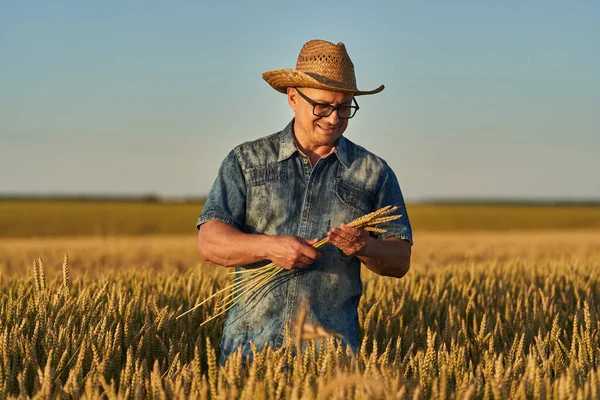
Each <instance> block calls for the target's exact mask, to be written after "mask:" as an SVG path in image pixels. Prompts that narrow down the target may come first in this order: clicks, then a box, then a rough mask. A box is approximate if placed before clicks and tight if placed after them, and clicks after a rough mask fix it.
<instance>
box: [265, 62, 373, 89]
mask: <svg viewBox="0 0 600 400" xmlns="http://www.w3.org/2000/svg"><path fill="white" fill-rule="evenodd" d="M262 77H263V79H264V80H265V81H266V82H267V83H268V84H269V85H271V87H272V88H273V89H275V90H277V91H278V92H280V93H284V94H285V93H287V88H289V87H308V88H313V89H321V90H329V91H332V92H343V93H354V95H355V96H363V95H366V94H375V93H379V92H381V91H382V90H383V89H384V88H385V86H383V85H381V86H379V87H378V88H377V89H374V90H357V89H354V88H350V87H348V86H343V85H342V84H336V83H337V82H332V81H328V82H327V83H326V82H322V81H320V80H317V79H315V78H313V77H312V76H311V75H308V74H306V73H304V72H302V71H298V70H296V69H277V70H274V71H267V72H265V73H264V74H262Z"/></svg>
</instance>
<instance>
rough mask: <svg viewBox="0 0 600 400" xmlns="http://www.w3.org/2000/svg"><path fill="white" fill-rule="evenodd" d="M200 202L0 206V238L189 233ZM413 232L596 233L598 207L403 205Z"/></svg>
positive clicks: (18, 203)
mask: <svg viewBox="0 0 600 400" xmlns="http://www.w3.org/2000/svg"><path fill="white" fill-rule="evenodd" d="M202 205H203V203H201V202H196V203H192V202H154V201H147V202H138V201H127V202H124V201H121V202H119V201H110V202H99V201H8V200H2V201H0V237H49V236H69V235H70V236H74V235H86V236H87V235H94V236H111V235H156V234H186V233H193V232H194V231H195V225H196V219H197V218H198V215H199V214H200V211H201V210H202ZM407 208H408V213H409V216H410V219H411V223H412V225H413V228H414V229H415V231H432V230H433V231H449V230H451V231H455V230H461V231H473V230H498V229H501V230H509V231H514V230H523V229H526V230H539V229H575V228H576V229H600V205H550V204H549V205H536V204H498V205H490V204H408V206H407Z"/></svg>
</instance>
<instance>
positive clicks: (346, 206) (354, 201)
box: [332, 179, 375, 225]
mask: <svg viewBox="0 0 600 400" xmlns="http://www.w3.org/2000/svg"><path fill="white" fill-rule="evenodd" d="M335 195H336V197H337V198H338V200H339V204H338V207H337V210H336V211H337V212H336V214H338V215H339V216H340V217H341V218H345V219H346V220H345V221H341V222H340V223H342V222H343V223H345V224H347V223H349V222H351V221H352V220H353V219H356V218H359V217H361V216H363V215H365V214H368V213H370V212H371V211H373V205H374V204H375V197H374V196H373V195H372V194H370V193H369V192H367V191H366V190H364V189H361V188H359V187H357V186H355V185H352V184H350V183H348V182H345V181H343V180H341V179H338V180H337V181H336V183H335ZM332 222H333V221H332ZM335 222H337V221H335ZM335 222H334V224H335ZM337 225H339V224H337Z"/></svg>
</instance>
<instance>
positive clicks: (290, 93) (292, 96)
mask: <svg viewBox="0 0 600 400" xmlns="http://www.w3.org/2000/svg"><path fill="white" fill-rule="evenodd" d="M287 98H288V104H289V105H290V107H292V110H294V111H296V107H297V106H298V93H297V92H296V89H294V88H292V87H289V88H287Z"/></svg>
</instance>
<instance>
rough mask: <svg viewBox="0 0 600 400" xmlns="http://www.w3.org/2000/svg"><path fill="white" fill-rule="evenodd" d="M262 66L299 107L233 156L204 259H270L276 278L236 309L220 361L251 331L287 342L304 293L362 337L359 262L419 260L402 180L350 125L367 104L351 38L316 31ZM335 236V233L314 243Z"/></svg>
mask: <svg viewBox="0 0 600 400" xmlns="http://www.w3.org/2000/svg"><path fill="white" fill-rule="evenodd" d="M263 78H264V79H265V81H267V83H269V84H270V85H271V86H272V87H273V88H274V89H276V90H277V91H279V92H281V93H285V94H287V100H288V103H289V105H290V107H291V108H292V110H293V111H294V119H293V120H292V121H291V122H290V123H289V125H288V126H287V127H286V128H285V129H283V130H282V131H281V132H278V133H276V134H273V135H270V136H266V137H263V138H261V139H258V140H254V141H251V142H246V143H243V144H241V145H239V146H237V147H236V148H235V149H233V150H232V151H231V152H230V153H229V155H228V156H227V157H226V158H225V160H224V161H223V163H222V165H221V168H220V170H219V173H218V176H217V179H216V181H215V183H214V185H213V187H212V189H211V191H210V194H209V196H208V199H207V201H206V204H205V205H204V208H203V210H202V213H201V215H200V218H199V219H198V224H197V227H198V229H199V236H198V247H199V250H200V254H201V255H202V257H204V258H205V259H206V260H209V261H212V262H214V263H217V264H220V265H224V266H227V267H230V266H236V267H237V270H238V271H240V270H246V269H248V268H254V267H257V266H261V265H265V264H267V263H269V261H272V262H274V263H276V264H277V265H278V266H280V267H281V268H284V269H285V271H283V272H282V273H281V274H279V275H278V279H276V280H275V281H274V282H271V284H270V285H268V286H267V287H265V288H263V289H262V290H260V291H259V293H257V294H256V295H254V296H252V298H249V299H244V300H243V301H241V302H240V303H239V304H236V305H235V306H234V307H233V308H232V309H231V310H229V312H228V315H227V318H226V322H225V327H224V330H223V338H222V341H221V363H224V361H225V359H226V358H227V356H228V355H229V354H231V352H234V351H236V350H237V348H238V347H239V346H241V347H242V353H243V354H244V355H249V354H251V347H250V342H251V341H252V342H254V344H255V345H256V346H257V347H258V348H259V349H260V348H262V347H263V346H264V345H269V346H271V347H272V348H279V347H280V346H282V345H283V344H284V342H285V337H286V326H287V325H292V324H293V323H294V322H295V318H296V315H297V313H298V310H299V307H300V306H301V304H302V300H303V299H306V300H308V310H307V315H306V320H307V321H308V322H310V323H313V324H315V325H319V326H322V327H324V328H326V329H329V330H333V331H335V332H337V333H338V334H340V336H341V337H342V338H343V340H344V342H345V343H347V344H349V345H350V346H351V347H352V348H353V349H354V351H356V349H357V347H358V311H357V309H358V303H359V300H360V296H361V293H362V284H361V280H360V264H361V262H362V263H363V264H364V265H366V266H367V267H368V268H369V269H371V270H372V271H374V272H375V273H377V274H380V275H383V276H393V277H397V278H401V277H402V276H404V275H405V274H406V273H407V271H408V269H409V266H410V255H411V245H412V231H411V227H410V222H409V220H408V216H407V214H406V208H405V205H404V200H403V197H402V193H401V191H400V187H399V185H398V182H397V180H396V176H395V175H394V172H393V171H392V170H391V169H390V167H389V166H388V165H387V163H386V162H385V161H384V160H382V159H381V158H379V157H377V156H376V155H374V154H372V153H370V152H369V151H367V150H365V149H364V148H362V147H360V146H358V145H356V144H354V143H352V142H351V141H350V140H348V139H346V138H345V137H344V136H342V135H343V133H344V131H345V130H346V128H347V126H348V120H349V119H350V118H352V117H353V116H354V114H355V113H356V111H358V108H359V107H358V103H357V101H356V99H355V97H356V96H359V95H367V94H374V93H378V92H380V91H381V90H383V88H384V87H383V85H382V86H380V87H378V88H377V89H375V90H371V91H360V90H358V89H357V87H356V79H355V76H354V65H353V64H352V61H351V60H350V58H349V56H348V54H347V52H346V49H345V47H344V45H343V44H342V43H338V44H337V45H334V44H333V43H329V42H326V41H322V40H313V41H309V42H307V43H306V44H305V45H304V46H303V48H302V50H301V51H300V55H299V56H298V61H297V64H296V69H282V70H276V71H269V72H265V73H264V74H263ZM387 205H397V206H400V210H399V212H401V213H402V214H403V216H402V218H400V219H398V220H396V221H394V222H391V223H388V224H385V225H382V226H381V227H382V228H384V229H387V232H386V233H378V234H369V232H366V231H363V230H359V229H354V228H352V227H348V226H346V225H344V223H348V222H350V221H352V220H354V219H355V218H358V217H360V216H362V215H364V214H367V213H369V212H371V211H374V210H377V209H379V208H381V207H384V206H387ZM323 237H327V238H328V239H329V242H330V243H331V244H329V245H327V246H325V247H323V248H321V249H320V250H319V251H317V250H316V249H314V248H313V247H312V245H313V244H315V243H316V242H317V241H318V240H319V239H322V238H323Z"/></svg>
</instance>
